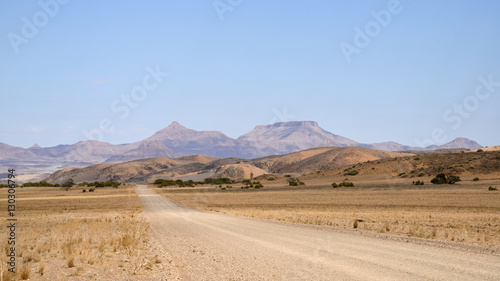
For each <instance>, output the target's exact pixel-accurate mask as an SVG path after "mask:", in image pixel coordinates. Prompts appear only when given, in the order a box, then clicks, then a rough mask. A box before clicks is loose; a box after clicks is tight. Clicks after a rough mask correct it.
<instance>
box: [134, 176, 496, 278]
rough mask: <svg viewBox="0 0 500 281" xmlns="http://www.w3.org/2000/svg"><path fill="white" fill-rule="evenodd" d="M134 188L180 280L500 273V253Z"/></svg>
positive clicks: (471, 275)
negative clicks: (204, 207)
mask: <svg viewBox="0 0 500 281" xmlns="http://www.w3.org/2000/svg"><path fill="white" fill-rule="evenodd" d="M137 193H138V194H139V196H140V197H141V199H142V201H143V204H144V215H145V217H146V218H147V219H148V220H149V222H150V224H151V228H152V231H153V235H154V236H155V237H156V239H157V240H158V243H159V244H160V246H161V247H162V248H163V250H164V251H165V252H166V253H167V255H168V256H170V257H171V258H172V262H171V263H172V265H173V268H174V269H175V270H177V271H178V272H177V273H176V274H178V276H179V277H180V279H181V280H500V257H498V256H493V255H486V254H479V253H472V252H465V251H460V250H455V249H449V248H441V247H434V246H427V245H419V244H414V243H408V242H397V241H392V240H385V239H380V238H375V237H365V236H360V235H352V234H349V233H341V232H337V231H335V230H333V229H329V228H320V227H309V226H303V225H292V224H284V223H275V222H270V221H262V220H256V219H248V218H243V217H236V216H230V215H224V214H218V213H212V212H203V211H197V210H193V209H189V208H185V207H182V206H179V205H177V204H176V203H174V202H172V201H170V200H168V199H167V198H165V197H163V196H160V195H158V194H157V193H156V192H155V191H154V190H151V189H148V188H147V187H146V186H138V187H137Z"/></svg>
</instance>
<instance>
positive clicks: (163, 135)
mask: <svg viewBox="0 0 500 281" xmlns="http://www.w3.org/2000/svg"><path fill="white" fill-rule="evenodd" d="M347 146H357V147H364V148H371V149H378V150H385V151H418V150H436V149H458V148H460V149H477V148H481V147H482V146H481V145H480V144H478V143H477V142H475V141H473V140H469V139H466V138H457V139H455V140H453V141H451V142H449V143H447V144H444V145H441V146H435V145H433V146H430V147H426V148H423V147H410V146H407V145H402V144H399V143H396V142H383V143H374V144H363V143H359V142H356V141H354V140H352V139H349V138H346V137H343V136H339V135H335V134H332V133H330V132H328V131H326V130H324V129H322V128H321V127H319V125H318V123H317V122H314V121H293V122H278V123H275V124H272V125H260V126H256V127H255V128H254V129H253V130H252V131H250V132H248V133H246V134H244V135H242V136H240V137H239V138H237V139H233V138H230V137H228V136H226V135H225V134H223V133H222V132H219V131H196V130H192V129H189V128H186V127H184V126H182V125H181V124H179V123H178V122H172V123H171V124H170V125H169V126H167V127H166V128H164V129H162V130H160V131H158V132H156V133H155V134H153V135H152V136H150V137H148V138H146V139H144V140H141V141H138V142H134V143H131V144H121V145H114V144H110V143H106V142H100V141H95V140H87V141H80V142H78V143H75V144H72V145H58V146H54V147H45V148H42V147H40V146H38V145H34V146H32V147H30V148H27V149H24V148H21V147H15V146H11V145H8V144H4V143H0V164H2V165H4V166H8V167H17V168H18V169H20V170H21V171H22V173H23V174H26V175H37V174H40V173H41V172H42V173H49V172H53V171H55V170H58V169H62V168H67V167H85V166H89V165H94V164H101V163H122V162H127V161H133V160H138V159H145V158H157V157H166V158H178V157H182V156H189V155H205V156H213V157H218V158H228V157H236V158H243V159H251V158H259V157H265V156H269V155H282V154H287V153H291V152H296V151H301V150H305V149H309V148H316V147H347Z"/></svg>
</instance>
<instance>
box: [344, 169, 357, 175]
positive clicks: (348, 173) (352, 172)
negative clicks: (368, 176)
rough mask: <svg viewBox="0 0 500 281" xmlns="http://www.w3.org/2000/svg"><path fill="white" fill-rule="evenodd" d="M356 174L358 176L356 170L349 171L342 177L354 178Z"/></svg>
mask: <svg viewBox="0 0 500 281" xmlns="http://www.w3.org/2000/svg"><path fill="white" fill-rule="evenodd" d="M357 174H359V171H358V170H350V171H348V172H347V173H345V174H344V175H345V176H355V175H357Z"/></svg>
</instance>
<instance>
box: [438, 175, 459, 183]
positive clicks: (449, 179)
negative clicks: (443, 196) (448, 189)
mask: <svg viewBox="0 0 500 281" xmlns="http://www.w3.org/2000/svg"><path fill="white" fill-rule="evenodd" d="M459 181H461V179H460V177H459V176H453V175H446V174H443V173H441V174H438V175H437V176H436V177H435V178H433V179H432V180H431V183H433V184H454V183H456V182H459Z"/></svg>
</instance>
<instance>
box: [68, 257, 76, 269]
mask: <svg viewBox="0 0 500 281" xmlns="http://www.w3.org/2000/svg"><path fill="white" fill-rule="evenodd" d="M68 267H70V268H71V267H75V258H74V257H71V258H69V259H68Z"/></svg>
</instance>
